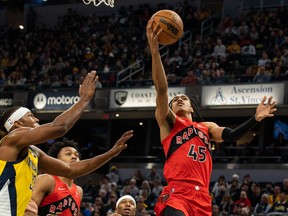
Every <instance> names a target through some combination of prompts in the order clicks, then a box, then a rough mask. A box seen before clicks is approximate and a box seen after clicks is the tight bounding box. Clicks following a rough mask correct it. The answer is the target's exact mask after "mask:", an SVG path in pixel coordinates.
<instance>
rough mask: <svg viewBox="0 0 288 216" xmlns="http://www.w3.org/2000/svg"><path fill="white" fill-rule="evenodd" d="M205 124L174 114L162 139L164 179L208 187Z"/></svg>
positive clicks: (208, 163) (210, 159)
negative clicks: (167, 131)
mask: <svg viewBox="0 0 288 216" xmlns="http://www.w3.org/2000/svg"><path fill="white" fill-rule="evenodd" d="M209 140H210V138H209V134H208V127H207V126H206V125H204V124H203V123H198V122H192V121H191V120H189V119H187V118H179V117H178V116H176V120H175V124H174V127H173V129H172V130H171V132H170V134H169V135H168V136H167V137H166V138H165V139H164V140H163V141H162V145H163V148H164V153H165V156H166V161H165V166H164V177H165V179H166V180H167V182H168V183H170V182H171V180H173V181H179V182H181V181H185V182H188V183H189V182H190V183H194V184H197V185H199V186H202V187H205V188H208V187H209V179H210V177H211V172H212V158H211V153H210V150H211V145H210V141H209Z"/></svg>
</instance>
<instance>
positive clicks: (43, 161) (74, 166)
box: [32, 130, 133, 179]
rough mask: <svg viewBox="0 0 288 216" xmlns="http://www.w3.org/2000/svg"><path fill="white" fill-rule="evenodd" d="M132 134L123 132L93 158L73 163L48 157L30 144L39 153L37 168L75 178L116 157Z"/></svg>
mask: <svg viewBox="0 0 288 216" xmlns="http://www.w3.org/2000/svg"><path fill="white" fill-rule="evenodd" d="M132 136H133V130H130V131H127V132H125V133H124V134H123V135H122V136H121V137H120V139H118V140H117V142H116V143H115V144H114V146H113V147H112V148H111V149H110V150H109V151H107V152H105V153H103V154H101V155H98V156H95V157H93V158H90V159H87V160H82V161H78V162H75V163H65V162H63V161H61V160H58V159H55V158H53V157H50V156H49V155H47V154H46V153H45V152H43V151H42V150H40V149H39V148H37V147H36V146H32V148H33V149H34V150H35V151H36V152H37V153H38V155H39V170H40V171H42V172H45V173H48V174H51V175H57V176H63V177H66V178H69V179H75V178H77V177H80V176H83V175H86V174H89V173H91V172H92V171H94V170H96V169H98V168H99V167H101V166H102V165H104V164H105V163H107V162H108V161H109V160H111V159H112V158H114V157H116V156H117V155H118V154H120V152H121V151H122V150H124V149H125V148H127V144H126V141H127V140H129V139H130V138H131V137H132Z"/></svg>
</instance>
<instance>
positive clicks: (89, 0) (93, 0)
mask: <svg viewBox="0 0 288 216" xmlns="http://www.w3.org/2000/svg"><path fill="white" fill-rule="evenodd" d="M83 3H84V4H86V5H89V4H93V5H94V6H96V7H97V6H99V5H100V4H102V3H103V4H105V5H106V6H108V7H114V0H83Z"/></svg>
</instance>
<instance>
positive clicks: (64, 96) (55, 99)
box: [28, 90, 92, 110]
mask: <svg viewBox="0 0 288 216" xmlns="http://www.w3.org/2000/svg"><path fill="white" fill-rule="evenodd" d="M79 99H80V97H79V94H78V91H71V90H70V91H68V90H67V91H63V90H61V91H41V92H31V93H29V98H28V105H29V108H30V109H36V110H66V109H68V108H70V107H71V106H72V105H73V104H75V103H76V102H77V101H78V100H79ZM87 108H88V109H91V108H92V105H91V103H90V104H89V106H88V107H87Z"/></svg>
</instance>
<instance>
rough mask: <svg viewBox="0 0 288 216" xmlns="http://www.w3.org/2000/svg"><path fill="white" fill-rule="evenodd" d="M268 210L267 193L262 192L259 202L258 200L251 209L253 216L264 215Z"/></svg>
mask: <svg viewBox="0 0 288 216" xmlns="http://www.w3.org/2000/svg"><path fill="white" fill-rule="evenodd" d="M269 210H270V206H269V204H268V194H266V193H264V194H262V196H261V200H260V202H258V203H257V204H256V206H255V208H254V210H253V213H254V214H255V216H264V215H266V214H267V213H268V212H269Z"/></svg>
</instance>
